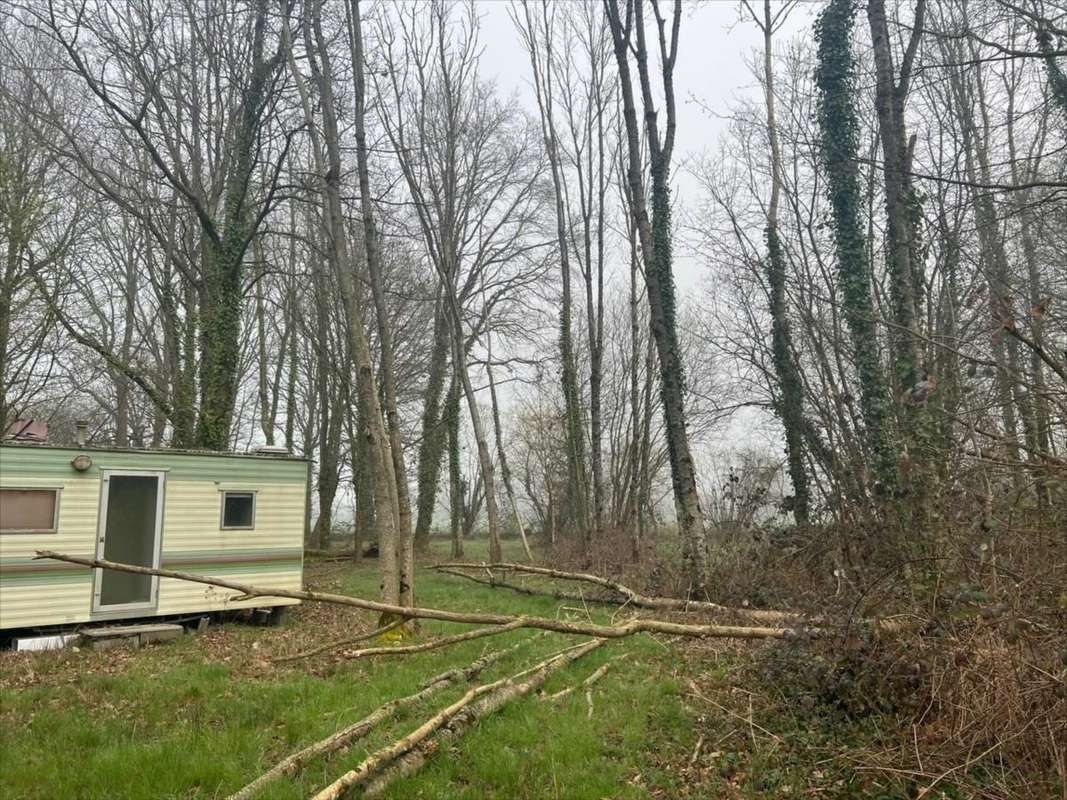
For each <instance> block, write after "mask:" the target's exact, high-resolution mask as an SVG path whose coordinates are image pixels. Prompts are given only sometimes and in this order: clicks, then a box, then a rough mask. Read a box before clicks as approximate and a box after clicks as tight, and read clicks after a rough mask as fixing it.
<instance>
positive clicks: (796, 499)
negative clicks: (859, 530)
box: [761, 0, 811, 525]
mask: <svg viewBox="0 0 1067 800" xmlns="http://www.w3.org/2000/svg"><path fill="white" fill-rule="evenodd" d="M774 25H775V18H774V17H773V16H772V14H771V2H770V0H764V2H763V22H762V23H761V27H762V28H763V82H764V92H765V95H766V102H767V138H768V139H769V140H770V147H771V200H770V203H769V205H768V206H767V228H766V236H767V283H768V286H769V289H770V311H771V352H772V356H773V361H774V370H775V374H776V376H777V378H778V401H777V404H776V405H777V409H776V410H777V411H778V416H779V417H780V418H781V420H782V428H783V429H784V431H785V453H786V462H787V464H788V465H789V479H790V480H791V481H792V483H793V519H794V520H795V521H796V524H797V525H807V524H808V520H809V514H810V511H809V505H810V498H811V489H810V486H809V482H808V471H807V469H806V467H805V462H804V386H803V384H802V382H801V380H800V370H799V367H798V366H797V362H796V358H795V356H794V355H793V336H792V333H791V331H790V327H789V312H788V305H787V297H786V285H785V276H786V265H785V256H784V254H783V253H782V243H781V240H780V239H779V236H778V201H779V196H780V195H781V191H782V168H783V167H782V151H781V146H780V145H779V142H778V123H777V120H776V119H775V102H774V66H773V64H774V62H773V52H772V45H773V35H774Z"/></svg>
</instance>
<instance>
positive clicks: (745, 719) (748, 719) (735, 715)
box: [689, 681, 782, 744]
mask: <svg viewBox="0 0 1067 800" xmlns="http://www.w3.org/2000/svg"><path fill="white" fill-rule="evenodd" d="M689 688H690V689H692V690H693V696H694V697H699V698H700V699H701V700H703V701H704V702H706V703H711V704H712V705H713V706H715V707H716V708H717V709H719V710H720V711H725V712H726V713H727V714H729V715H730V716H731V717H733V718H734V719H736V720H738V721H740V722H743V723H745V724H746V725H748V726H749V730H750V731H751V730H752V729H756V730H758V731H761V732H762V733H765V734H767V735H768V736H770V737H771V738H772V739H774V741H776V742H778V743H779V744H781V741H782V739H781V737H780V736H777V735H775V734H773V733H771V732H770V731H769V730H767V729H766V728H764V727H763V726H762V725H757V724H756V723H755V721H753V719H752V700H751V698H749V712H748V714H749V715H748V717H743V716H741V715H740V714H738V713H737V712H736V711H733V710H732V709H729V708H727V707H726V706H724V705H722V704H720V703H716V702H715V701H714V700H712V699H711V698H710V697H707V696H706V695H704V694H702V693H701V691H700V689H699V688H698V687H697V685H696V684H695V683H694V682H693V681H689ZM754 738H755V737H753V739H754Z"/></svg>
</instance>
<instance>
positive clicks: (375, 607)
mask: <svg viewBox="0 0 1067 800" xmlns="http://www.w3.org/2000/svg"><path fill="white" fill-rule="evenodd" d="M36 558H51V559H54V560H56V561H65V562H67V563H68V564H80V565H82V566H85V567H92V568H96V569H113V570H118V571H119V572H131V573H133V574H135V575H158V576H160V577H161V578H174V579H176V580H180V581H189V582H191V583H202V584H206V585H208V586H221V587H222V588H224V589H233V590H234V591H235V592H237V593H238V594H239V595H241V596H244V597H250V598H254V597H289V598H292V599H294V600H308V601H311V602H317V603H333V604H335V605H343V606H349V607H351V608H361V609H363V610H365V611H376V612H378V613H379V614H391V615H395V616H398V617H405V618H408V619H437V620H442V621H444V622H461V623H465V624H473V625H507V624H509V623H513V622H516V621H518V620H519V619H522V621H523V623H522V625H521V626H519V627H523V628H536V629H538V630H545V631H554V632H556V633H566V634H574V635H578V636H595V637H596V638H598V639H622V638H625V637H627V636H633V635H634V634H636V633H662V634H667V635H672V636H688V637H693V638H698V639H705V638H728V639H729V638H733V639H786V638H789V637H792V636H796V635H797V632H796V631H795V630H792V629H789V628H763V627H745V626H738V625H687V624H683V623H678V622H665V621H663V620H657V619H632V620H630V621H629V622H626V623H623V624H621V625H597V624H596V623H591V622H568V621H565V620H559V619H551V618H549V617H519V616H515V615H512V614H490V613H486V612H473V613H463V612H459V611H447V610H445V609H440V608H418V607H413V608H405V607H403V606H395V605H391V604H389V603H381V602H377V601H375V600H365V599H363V598H362V597H349V596H348V595H343V594H329V593H326V592H312V591H298V590H294V589H276V588H269V587H265V586H264V587H258V586H249V585H248V584H243V583H235V582H234V581H227V580H223V579H221V578H209V577H206V576H203V575H193V574H190V573H186V572H176V571H175V570H170V569H153V568H151V567H139V566H135V565H133V564H121V563H119V562H116V561H108V560H106V559H102V558H80V557H78V556H68V555H64V554H63V553H56V552H54V551H51V550H38V551H37V555H36Z"/></svg>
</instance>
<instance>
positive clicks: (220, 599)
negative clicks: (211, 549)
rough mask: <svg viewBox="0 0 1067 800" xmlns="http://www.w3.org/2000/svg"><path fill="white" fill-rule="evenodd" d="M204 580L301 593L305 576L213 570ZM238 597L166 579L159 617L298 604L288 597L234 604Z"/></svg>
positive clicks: (292, 572)
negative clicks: (217, 579)
mask: <svg viewBox="0 0 1067 800" xmlns="http://www.w3.org/2000/svg"><path fill="white" fill-rule="evenodd" d="M205 577H217V578H221V579H223V580H230V581H234V582H235V583H247V584H251V585H253V586H263V587H270V588H272V589H287V590H291V591H300V590H301V589H302V588H304V587H303V576H302V573H301V571H300V569H299V568H297V569H293V568H292V567H289V568H288V569H287V570H286V571H284V572H267V571H257V572H249V573H235V572H228V571H222V570H218V569H215V570H212V571H211V572H210V574H207V575H205ZM237 596H239V593H238V592H235V591H233V590H232V589H223V588H222V587H220V586H207V585H205V584H202V583H189V582H188V581H178V580H174V579H173V578H163V579H161V580H160V582H159V608H158V609H157V612H156V613H157V614H193V613H197V612H200V611H227V610H234V609H240V608H267V607H269V606H285V605H295V604H297V603H299V602H300V601H299V600H293V599H291V598H287V597H254V598H251V599H249V600H242V601H240V602H235V601H233V600H232V599H230V598H233V597H237Z"/></svg>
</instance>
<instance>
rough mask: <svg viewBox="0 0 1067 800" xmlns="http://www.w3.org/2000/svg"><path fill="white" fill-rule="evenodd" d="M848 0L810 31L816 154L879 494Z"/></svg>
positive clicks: (882, 412)
mask: <svg viewBox="0 0 1067 800" xmlns="http://www.w3.org/2000/svg"><path fill="white" fill-rule="evenodd" d="M855 10H856V9H855V0H830V3H829V4H828V5H827V6H826V8H825V9H824V10H823V12H822V14H820V16H819V19H818V22H817V23H816V26H815V37H816V39H817V41H818V64H817V66H816V70H815V83H816V86H817V88H818V93H819V97H818V118H819V132H820V150H821V155H822V162H823V168H824V169H825V170H826V175H827V178H828V183H829V185H828V192H829V197H830V206H831V210H832V218H833V233H834V243H835V245H836V250H837V268H838V279H839V281H840V284H841V295H842V305H843V306H844V315H845V322H846V324H847V325H848V328H849V334H850V336H851V338H852V350H853V361H854V363H855V367H856V373H857V375H858V377H859V382H860V408H861V410H862V413H863V422H864V428H865V438H866V441H867V446H868V448H869V451H870V458H871V466H872V472H873V474H874V477H875V479H876V481H877V484H876V489H877V490H878V491H879V493H881V494H883V495H885V494H893V493H895V492H896V490H897V488H898V487H899V477H898V465H897V448H896V444H895V439H894V436H893V435H892V433H891V431H890V425H891V424H892V418H893V414H892V409H891V407H890V394H889V387H888V386H887V384H886V379H885V375H884V373H883V370H882V364H881V360H880V357H879V352H878V334H877V329H876V327H875V321H874V304H873V301H872V299H871V267H870V262H869V260H868V256H867V243H866V241H865V238H864V234H863V227H862V222H861V211H862V208H863V197H862V195H861V193H860V185H859V175H858V170H857V166H856V165H857V162H858V157H859V154H858V151H857V148H858V123H857V120H856V110H855V107H854V103H853V92H854V86H853V78H854V72H855V67H854V63H853V59H852V25H853V18H854V16H855Z"/></svg>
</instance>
